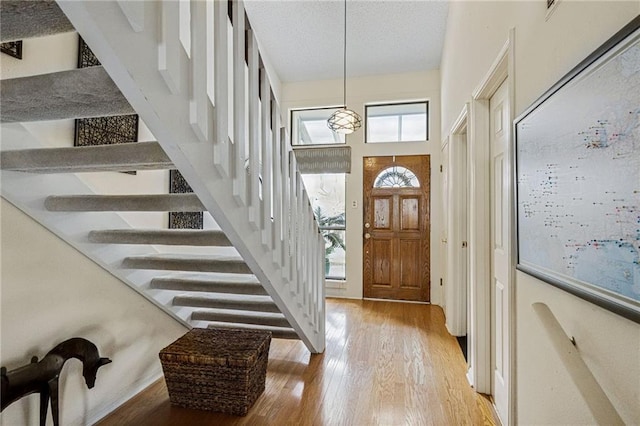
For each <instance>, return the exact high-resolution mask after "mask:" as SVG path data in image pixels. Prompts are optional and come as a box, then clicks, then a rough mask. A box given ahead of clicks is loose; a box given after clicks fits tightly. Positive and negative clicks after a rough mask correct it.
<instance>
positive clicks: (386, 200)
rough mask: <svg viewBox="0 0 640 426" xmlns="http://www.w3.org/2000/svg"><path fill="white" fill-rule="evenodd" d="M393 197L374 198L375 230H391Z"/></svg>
mask: <svg viewBox="0 0 640 426" xmlns="http://www.w3.org/2000/svg"><path fill="white" fill-rule="evenodd" d="M391 202H392V198H391V197H374V199H373V229H376V230H385V229H391V223H392V218H393V209H392V207H391Z"/></svg>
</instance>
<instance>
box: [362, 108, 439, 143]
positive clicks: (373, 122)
mask: <svg viewBox="0 0 640 426" xmlns="http://www.w3.org/2000/svg"><path fill="white" fill-rule="evenodd" d="M427 122H428V115H427V102H412V103H407V104H394V105H374V106H367V107H366V123H367V134H366V142H368V143H376V142H414V141H426V140H428V134H427Z"/></svg>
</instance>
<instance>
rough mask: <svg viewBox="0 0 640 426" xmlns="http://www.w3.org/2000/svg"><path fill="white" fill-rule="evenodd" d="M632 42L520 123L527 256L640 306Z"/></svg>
mask: <svg viewBox="0 0 640 426" xmlns="http://www.w3.org/2000/svg"><path fill="white" fill-rule="evenodd" d="M636 34H638V32H636ZM632 39H633V41H629V39H628V40H627V41H626V42H624V43H621V45H620V46H618V47H616V51H615V52H614V54H613V55H605V56H606V58H601V59H599V60H598V62H596V63H595V64H593V65H591V66H590V67H589V68H587V69H585V70H584V71H583V72H582V73H581V74H580V75H578V77H576V78H574V79H573V80H572V81H570V82H569V83H568V84H567V85H565V86H564V87H563V88H561V89H560V90H559V91H558V92H556V93H555V94H554V95H552V96H551V97H550V98H548V99H547V101H546V102H544V103H543V104H541V105H540V106H539V107H538V108H537V109H535V110H534V111H533V112H532V113H530V114H529V115H527V116H526V117H525V118H524V119H523V120H521V121H520V122H519V123H518V124H517V125H516V131H517V139H518V141H517V170H518V172H517V173H518V177H517V186H518V240H519V245H518V255H519V262H520V263H521V264H523V265H526V266H529V267H533V268H535V269H538V270H540V271H541V272H543V273H545V274H547V275H551V276H554V277H557V278H559V279H561V280H565V281H569V282H574V283H575V282H577V283H579V284H586V286H587V287H588V288H591V289H595V290H596V291H598V292H600V293H602V294H604V295H605V297H609V298H613V299H616V300H618V301H623V302H625V303H631V304H632V305H634V306H640V304H639V302H640V39H639V37H638V36H637V35H636V36H635V37H632Z"/></svg>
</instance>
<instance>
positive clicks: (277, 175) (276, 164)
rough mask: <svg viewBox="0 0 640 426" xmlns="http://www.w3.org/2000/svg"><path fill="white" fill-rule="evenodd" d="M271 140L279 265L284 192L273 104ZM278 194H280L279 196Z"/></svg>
mask: <svg viewBox="0 0 640 426" xmlns="http://www.w3.org/2000/svg"><path fill="white" fill-rule="evenodd" d="M271 129H272V130H271V135H272V136H271V138H272V139H271V141H272V145H271V147H272V149H273V153H272V158H273V164H271V170H272V172H271V176H272V182H273V194H272V199H273V230H272V233H273V257H272V259H273V263H274V264H275V265H277V266H279V267H281V266H282V253H283V250H284V249H283V242H282V215H283V213H282V199H283V198H284V194H283V193H282V192H281V191H282V139H280V111H279V109H278V105H277V104H276V103H275V101H274V104H273V114H272V115H271ZM276 194H279V195H280V196H279V197H277V196H276Z"/></svg>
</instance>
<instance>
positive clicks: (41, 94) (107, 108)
mask: <svg viewBox="0 0 640 426" xmlns="http://www.w3.org/2000/svg"><path fill="white" fill-rule="evenodd" d="M0 92H1V93H2V110H1V111H0V121H1V122H3V123H15V122H27V121H43V120H64V119H70V118H89V117H103V116H112V115H127V114H135V111H134V110H133V108H132V107H131V105H129V102H127V100H126V99H125V97H124V96H123V95H122V93H120V90H119V89H118V87H117V86H116V85H115V84H114V82H113V81H112V80H111V78H110V77H109V75H108V74H107V72H106V71H105V70H104V68H102V67H101V66H97V67H90V68H80V69H74V70H69V71H60V72H55V73H50V74H42V75H34V76H30V77H19V78H11V79H6V80H1V81H0Z"/></svg>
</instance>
